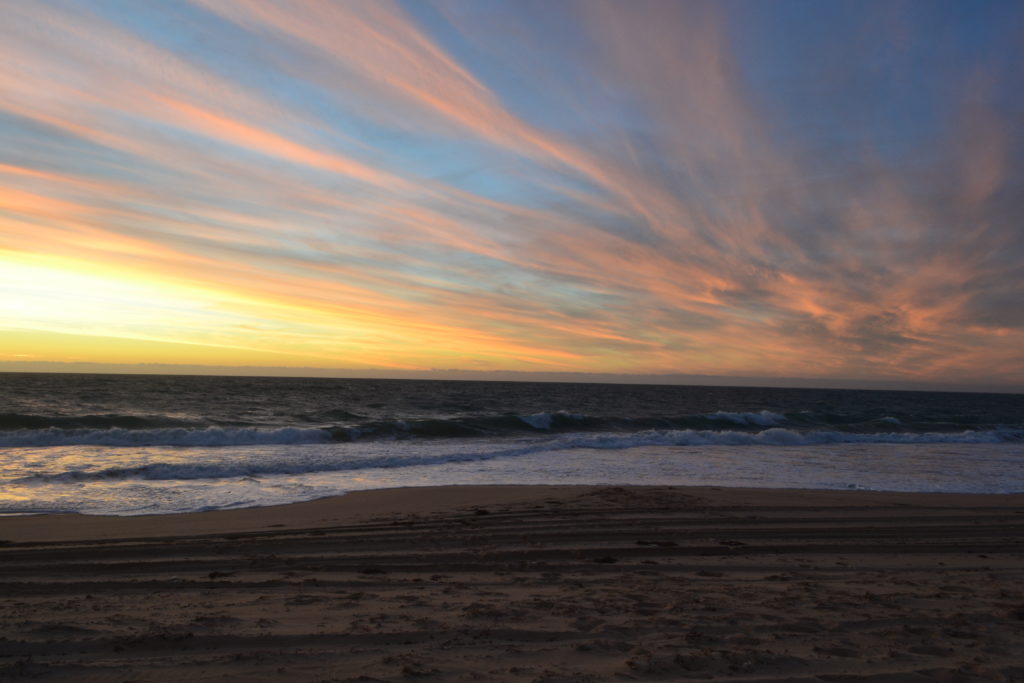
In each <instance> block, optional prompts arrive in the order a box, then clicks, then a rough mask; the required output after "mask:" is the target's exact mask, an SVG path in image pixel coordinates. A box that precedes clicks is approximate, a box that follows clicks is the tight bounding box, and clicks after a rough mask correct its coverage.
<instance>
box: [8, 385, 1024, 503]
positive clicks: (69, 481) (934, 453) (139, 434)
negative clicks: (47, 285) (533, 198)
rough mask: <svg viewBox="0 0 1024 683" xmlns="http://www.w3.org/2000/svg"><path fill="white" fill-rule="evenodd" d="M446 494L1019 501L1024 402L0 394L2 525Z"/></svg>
mask: <svg viewBox="0 0 1024 683" xmlns="http://www.w3.org/2000/svg"><path fill="white" fill-rule="evenodd" d="M445 484H617V485H623V484H658V485H666V484H678V485H710V486H748V487H776V488H804V489H806V488H811V489H863V490H881V491H929V492H961V493H988V494H1000V493H1017V492H1022V491H1024V395H1019V394H979V393H945V392H909V391H867V390H832V389H773V388H744V387H710V386H662V385H625V384H571V383H540V382H468V381H435V380H373V379H319V378H314V379H311V378H300V379H298V378H296V379H293V378H256V377H208V376H162V375H85V374H30V373H24V374H22V373H2V374H0V514H40V513H58V512H80V513H87V514H115V515H139V514H156V513H181V512H192V511H197V510H214V509H226V508H238V507H253V506H265V505H277V504H282V503H291V502H297V501H303V500H311V499H315V498H321V497H324V496H331V495H339V494H344V493H346V492H349V491H356V490H364V489H377V488H393V487H407V486H433V485H445Z"/></svg>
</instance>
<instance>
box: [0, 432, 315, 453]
mask: <svg viewBox="0 0 1024 683" xmlns="http://www.w3.org/2000/svg"><path fill="white" fill-rule="evenodd" d="M331 440H332V438H331V433H330V432H329V431H327V430H324V429H308V428H306V429H303V428H299V427H284V428H281V429H252V428H237V429H225V428H222V427H206V428H202V429H195V428H184V427H175V428H171V429H123V428H120V427H117V428H113V429H60V428H57V427H48V428H46V429H20V430H15V431H10V432H0V447H4V446H6V447H22V448H32V447H42V446H259V445H285V444H308V443H325V442H328V441H331Z"/></svg>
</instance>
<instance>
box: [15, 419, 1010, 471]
mask: <svg viewBox="0 0 1024 683" xmlns="http://www.w3.org/2000/svg"><path fill="white" fill-rule="evenodd" d="M281 431H282V432H284V431H289V430H281ZM313 431H321V430H313ZM280 436H283V435H279V437H280ZM1020 441H1024V432H1022V431H1021V430H994V431H984V432H981V431H979V432H962V433H959V434H948V433H929V434H900V433H878V434H851V433H847V432H826V431H821V432H809V433H799V432H796V431H792V430H789V429H781V428H777V427H775V428H771V429H766V430H763V431H760V432H739V431H708V430H699V431H698V430H683V431H665V432H642V433H636V434H629V435H616V434H579V433H578V434H565V435H560V436H556V437H554V438H549V439H537V440H529V441H527V442H525V443H524V442H519V444H518V445H517V446H515V447H513V448H504V449H503V448H498V447H496V446H497V444H496V443H495V442H488V444H487V445H486V446H483V445H482V446H481V448H479V449H474V448H472V447H471V448H464V449H456V448H453V449H438V448H429V449H428V448H425V449H423V450H419V451H417V449H408V450H403V451H402V452H400V453H397V454H396V453H394V452H391V453H387V454H383V455H369V454H366V453H356V454H353V453H345V452H338V451H332V452H326V453H325V452H323V451H320V452H316V453H309V452H295V453H288V454H281V455H274V456H272V457H270V458H267V459H245V460H241V459H230V460H229V459H222V460H212V461H211V460H207V461H203V462H197V463H183V462H154V463H149V464H145V465H139V466H131V467H111V468H106V469H100V470H69V471H65V472H58V473H49V474H33V475H29V476H26V477H21V478H19V479H16V480H15V481H16V482H18V483H25V484H29V483H34V482H52V481H84V480H111V479H129V478H136V479H146V480H191V479H224V478H239V477H259V476H273V475H297V474H311V473H317V472H338V471H347V470H362V469H382V468H383V469H387V468H398V467H416V466H429V465H440V464H445V463H456V462H467V461H476V460H492V459H495V458H508V457H516V456H522V455H530V454H533V453H542V452H557V451H566V450H571V449H587V448H590V449H603V450H625V449H629V448H637V447H644V446H748V445H749V446H758V445H760V446H812V445H824V444H935V443H950V444H954V443H955V444H995V443H1006V442H1020ZM261 443H275V444H280V443H295V442H290V441H273V442H268V441H264V442H261Z"/></svg>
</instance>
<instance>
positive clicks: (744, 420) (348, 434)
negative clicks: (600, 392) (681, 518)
mask: <svg viewBox="0 0 1024 683" xmlns="http://www.w3.org/2000/svg"><path fill="white" fill-rule="evenodd" d="M322 414H323V413H322ZM346 415H351V414H350V413H346ZM334 416H335V417H337V416H338V415H337V414H335V415H334ZM353 417H354V416H353ZM829 418H831V419H829ZM724 423H727V424H728V427H729V430H727V431H722V429H721V428H722V427H723V426H725V424H724ZM12 425H14V426H20V427H19V428H13V429H12V428H10V427H11V426H12ZM27 425H31V427H26V426H27ZM5 426H6V427H8V428H7V429H4V427H5ZM765 427H768V428H769V430H767V432H766V431H763V430H764V428H765ZM988 427H989V428H988V429H985V428H982V427H980V426H976V425H964V424H958V423H955V422H951V423H921V422H905V421H903V420H900V419H898V418H895V417H891V416H885V417H880V418H874V419H870V420H866V421H856V422H853V421H850V420H848V419H846V418H843V417H837V416H826V417H823V416H821V415H809V414H807V413H795V414H790V415H784V414H781V413H776V412H772V411H769V410H761V411H758V412H730V411H723V410H720V411H717V412H714V413H708V414H703V415H690V416H683V417H679V418H669V417H594V416H589V415H577V414H573V413H569V412H565V411H558V412H551V413H533V414H529V415H514V414H502V415H480V416H463V417H450V418H433V419H409V420H378V421H370V422H358V421H353V424H349V425H330V424H326V425H322V426H318V427H314V426H311V425H308V424H304V425H302V426H264V427H256V426H237V425H236V426H219V425H211V424H196V423H193V422H189V421H186V420H181V419H178V418H173V417H165V416H131V415H86V416H80V417H63V416H58V417H45V416H33V415H14V414H5V415H0V447H47V446H74V445H85V446H114V447H116V446H136V447H139V446H197V447H198V446H250V445H275V444H303V443H324V442H330V441H342V442H349V441H373V440H399V439H437V438H448V439H454V438H467V437H468V438H494V437H505V436H514V437H521V436H529V435H540V434H550V435H555V434H574V433H581V432H582V433H595V432H598V433H609V434H614V435H626V436H625V438H633V436H634V435H638V434H643V433H648V432H658V433H665V434H689V435H695V434H720V435H725V436H722V437H721V438H724V439H732V440H736V439H739V440H741V441H742V440H743V439H745V438H753V437H752V435H760V434H767V433H769V432H771V431H772V430H773V429H778V430H781V432H779V433H780V434H781V433H785V434H797V435H798V436H799V438H800V439H810V440H814V439H822V438H828V439H833V441H831V442H833V443H836V442H838V441H835V439H839V438H843V439H847V441H846V442H856V441H857V440H859V439H865V438H866V439H872V438H876V437H877V435H878V434H880V433H883V434H886V435H887V436H886V437H885V438H887V439H889V440H890V441H892V442H895V440H896V439H910V440H913V439H917V438H921V437H922V436H926V435H928V434H934V433H940V434H945V435H953V437H952V438H957V437H956V436H955V435H956V434H959V433H965V434H982V433H994V431H993V430H995V431H999V432H1000V433H1003V434H1014V433H1017V434H1019V433H1020V432H1021V430H1020V428H1019V427H1016V428H1014V429H1016V431H1014V429H1010V428H1006V427H1002V426H1000V427H999V428H997V427H994V426H988ZM823 434H825V435H832V434H834V435H844V436H842V437H840V436H828V437H823V436H821V435H823ZM729 435H733V436H729ZM687 438H710V437H693V436H691V437H687ZM757 438H762V439H763V438H766V437H762V436H757ZM779 438H783V437H779ZM785 438H788V437H785ZM1011 439H1012V437H1011ZM902 442H908V441H902ZM701 443H703V442H701ZM730 443H732V442H730Z"/></svg>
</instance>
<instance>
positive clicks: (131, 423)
mask: <svg viewBox="0 0 1024 683" xmlns="http://www.w3.org/2000/svg"><path fill="white" fill-rule="evenodd" d="M200 426H202V423H200V422H196V421H195V420H184V419H181V418H177V417H171V416H167V415H117V414H106V415H26V414H22V413H0V433H2V432H4V431H12V430H30V429H49V428H54V429H154V428H161V427H163V428H166V427H192V428H194V427H200Z"/></svg>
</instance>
